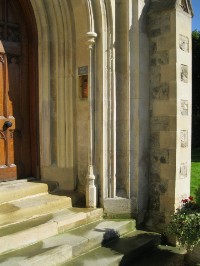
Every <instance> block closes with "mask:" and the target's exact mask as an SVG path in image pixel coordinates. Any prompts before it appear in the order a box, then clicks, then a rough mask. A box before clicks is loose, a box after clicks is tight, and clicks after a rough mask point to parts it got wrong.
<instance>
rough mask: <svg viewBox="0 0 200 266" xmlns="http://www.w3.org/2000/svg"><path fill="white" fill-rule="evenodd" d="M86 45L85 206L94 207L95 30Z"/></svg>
mask: <svg viewBox="0 0 200 266" xmlns="http://www.w3.org/2000/svg"><path fill="white" fill-rule="evenodd" d="M87 37H88V42H87V43H88V47H89V76H88V94H89V98H88V102H89V117H88V135H89V136H88V173H87V184H86V207H88V208H95V207H96V202H97V198H96V186H95V175H94V158H93V154H94V74H95V71H94V69H95V68H94V59H95V58H94V44H95V38H96V37H97V34H96V33H95V32H87Z"/></svg>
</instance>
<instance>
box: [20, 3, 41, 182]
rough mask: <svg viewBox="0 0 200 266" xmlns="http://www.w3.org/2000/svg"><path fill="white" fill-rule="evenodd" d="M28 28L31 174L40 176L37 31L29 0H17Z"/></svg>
mask: <svg viewBox="0 0 200 266" xmlns="http://www.w3.org/2000/svg"><path fill="white" fill-rule="evenodd" d="M18 1H19V5H20V7H21V9H22V12H23V16H24V19H25V21H26V25H27V28H28V31H27V36H28V85H29V97H30V98H29V103H30V110H29V112H30V141H31V168H32V176H33V177H35V178H40V156H39V154H40V151H39V147H40V143H39V88H38V86H39V85H38V32H37V24H36V19H35V15H34V11H33V8H32V5H31V3H30V0H18Z"/></svg>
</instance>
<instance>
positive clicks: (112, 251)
mask: <svg viewBox="0 0 200 266" xmlns="http://www.w3.org/2000/svg"><path fill="white" fill-rule="evenodd" d="M159 243H160V235H159V234H156V233H150V232H145V231H140V230H135V231H131V232H129V233H127V234H125V235H122V236H121V237H120V238H119V239H116V240H113V241H111V242H109V243H105V244H102V246H101V247H98V248H96V249H93V250H92V251H90V252H88V253H85V254H83V255H81V256H79V257H76V258H73V259H72V260H70V261H69V262H68V263H67V264H63V265H69V266H72V265H82V266H92V265H95V266H98V265H99V266H102V265H104V266H112V265H113V266H117V265H124V266H128V265H137V264H134V261H135V260H136V259H137V258H138V257H140V256H144V254H145V253H146V252H147V251H148V252H149V251H152V250H154V248H155V247H156V246H157V245H158V244H159ZM146 265H151V264H148V263H147V264H146ZM155 265H156V264H155ZM152 266H153V265H152Z"/></svg>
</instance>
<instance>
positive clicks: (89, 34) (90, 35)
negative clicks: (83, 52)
mask: <svg viewBox="0 0 200 266" xmlns="http://www.w3.org/2000/svg"><path fill="white" fill-rule="evenodd" d="M87 37H88V40H87V44H88V47H89V49H92V48H93V46H94V44H95V39H96V37H97V33H96V32H87Z"/></svg>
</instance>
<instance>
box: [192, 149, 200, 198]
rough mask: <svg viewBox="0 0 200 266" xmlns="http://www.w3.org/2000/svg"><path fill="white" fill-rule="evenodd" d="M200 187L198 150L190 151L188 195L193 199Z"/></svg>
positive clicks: (199, 153) (199, 150)
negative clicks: (190, 164) (190, 163)
mask: <svg viewBox="0 0 200 266" xmlns="http://www.w3.org/2000/svg"><path fill="white" fill-rule="evenodd" d="M198 187H200V149H194V150H192V166H191V184H190V194H191V196H193V197H195V191H196V189H197V188H198Z"/></svg>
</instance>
